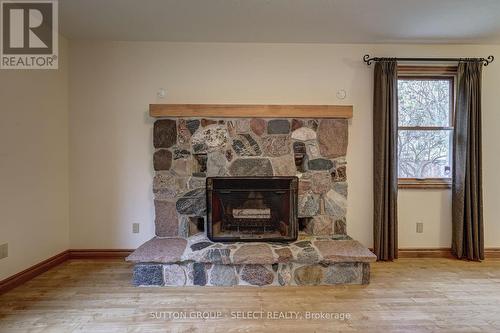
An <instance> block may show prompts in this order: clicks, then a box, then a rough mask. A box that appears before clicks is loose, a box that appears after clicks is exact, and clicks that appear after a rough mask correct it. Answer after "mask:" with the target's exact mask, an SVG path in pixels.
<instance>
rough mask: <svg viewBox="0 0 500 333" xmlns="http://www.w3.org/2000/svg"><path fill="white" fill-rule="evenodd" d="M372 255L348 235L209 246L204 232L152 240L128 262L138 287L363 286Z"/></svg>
mask: <svg viewBox="0 0 500 333" xmlns="http://www.w3.org/2000/svg"><path fill="white" fill-rule="evenodd" d="M375 259H376V257H375V255H374V254H373V253H371V252H370V251H369V250H368V249H366V248H365V247H363V246H362V245H361V244H360V243H359V242H357V241H355V240H352V239H350V238H349V237H348V236H336V237H333V238H332V237H321V236H307V235H301V237H300V238H299V239H298V240H297V241H295V242H292V243H289V244H285V243H243V242H236V243H213V242H211V241H210V240H209V239H208V238H206V237H205V235H203V234H199V235H196V236H193V237H189V238H188V239H185V238H159V237H155V238H153V239H151V240H150V241H148V242H146V243H145V244H143V245H142V246H141V247H139V248H138V249H137V250H136V251H135V252H134V253H133V254H131V255H130V256H129V257H128V258H127V260H128V261H131V262H134V263H136V265H135V267H134V281H133V282H134V284H135V285H138V286H193V285H197V286H205V285H208V286H233V285H253V286H271V285H275V286H285V285H320V284H326V285H335V284H367V283H368V282H369V279H370V262H372V261H374V260H375Z"/></svg>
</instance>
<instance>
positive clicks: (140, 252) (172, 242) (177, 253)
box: [126, 237, 187, 263]
mask: <svg viewBox="0 0 500 333" xmlns="http://www.w3.org/2000/svg"><path fill="white" fill-rule="evenodd" d="M186 244H187V241H186V240H185V239H183V238H177V237H176V238H160V237H154V238H152V239H150V240H149V241H147V242H146V243H144V244H142V245H141V246H139V247H138V248H137V250H135V251H134V252H133V253H132V254H131V255H129V256H128V257H127V259H126V260H127V261H131V262H135V263H140V262H158V263H177V262H179V261H181V260H182V254H183V253H184V250H185V249H186Z"/></svg>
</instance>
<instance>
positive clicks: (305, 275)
mask: <svg viewBox="0 0 500 333" xmlns="http://www.w3.org/2000/svg"><path fill="white" fill-rule="evenodd" d="M323 270H324V269H323V267H321V266H320V265H307V266H302V267H299V268H297V269H295V274H294V277H295V282H296V283H297V284H298V285H317V284H320V283H321V281H322V280H323V275H324V272H323Z"/></svg>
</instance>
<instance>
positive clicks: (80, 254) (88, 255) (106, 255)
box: [68, 249, 134, 259]
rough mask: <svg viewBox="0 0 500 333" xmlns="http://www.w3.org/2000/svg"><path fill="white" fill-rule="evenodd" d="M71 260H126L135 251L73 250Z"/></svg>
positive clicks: (70, 252)
mask: <svg viewBox="0 0 500 333" xmlns="http://www.w3.org/2000/svg"><path fill="white" fill-rule="evenodd" d="M68 251H69V259H112V258H125V257H127V256H128V255H129V254H131V253H132V252H133V251H134V250H129V249H71V250H68Z"/></svg>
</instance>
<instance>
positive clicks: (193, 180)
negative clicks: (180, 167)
mask: <svg viewBox="0 0 500 333" xmlns="http://www.w3.org/2000/svg"><path fill="white" fill-rule="evenodd" d="M205 184H206V178H205V177H189V181H188V188H189V189H190V190H194V189H196V188H202V187H205Z"/></svg>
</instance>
